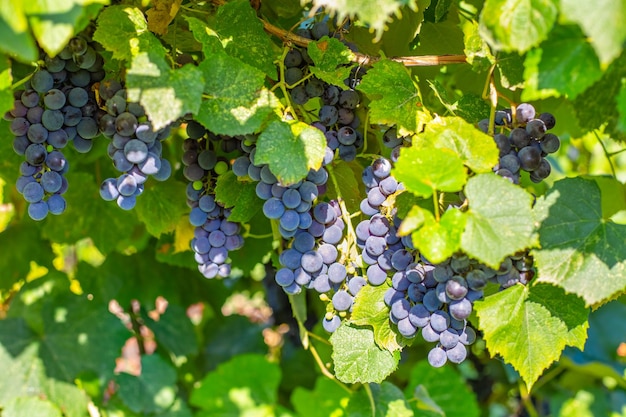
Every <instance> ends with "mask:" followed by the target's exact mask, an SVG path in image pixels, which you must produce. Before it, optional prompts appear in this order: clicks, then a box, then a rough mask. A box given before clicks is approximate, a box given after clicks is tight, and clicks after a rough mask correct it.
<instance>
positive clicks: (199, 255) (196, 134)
mask: <svg viewBox="0 0 626 417" xmlns="http://www.w3.org/2000/svg"><path fill="white" fill-rule="evenodd" d="M187 135H188V136H189V138H188V139H185V141H184V142H183V151H184V153H183V165H184V166H185V167H184V169H183V175H184V176H185V178H187V180H188V181H189V183H188V185H187V205H188V206H189V207H190V208H191V212H190V213H189V222H190V223H191V225H192V226H194V227H195V229H194V237H193V239H192V240H191V243H190V244H191V249H192V250H193V251H194V253H195V255H194V257H195V260H196V262H197V263H198V270H199V271H200V273H201V274H202V275H203V276H204V277H206V278H215V277H219V278H225V277H227V276H229V275H230V272H231V266H230V264H229V263H227V261H228V253H229V252H230V251H233V250H237V249H240V248H241V247H242V246H243V243H244V240H243V237H242V236H241V233H240V231H241V226H240V225H239V223H235V222H231V221H229V220H228V217H229V216H230V210H229V209H226V208H224V206H223V205H222V204H220V203H219V202H217V201H216V200H215V193H214V190H215V180H216V178H217V176H218V175H221V174H224V173H225V172H226V171H228V163H227V162H226V161H224V160H223V159H219V158H218V156H217V154H216V152H215V151H214V149H211V146H212V144H215V143H216V142H218V140H219V138H217V137H215V136H213V135H211V134H210V133H209V132H207V131H206V129H204V127H203V126H201V125H200V124H199V123H196V122H194V121H190V122H189V123H188V124H187ZM229 142H233V143H236V142H234V141H232V140H231V141H229Z"/></svg>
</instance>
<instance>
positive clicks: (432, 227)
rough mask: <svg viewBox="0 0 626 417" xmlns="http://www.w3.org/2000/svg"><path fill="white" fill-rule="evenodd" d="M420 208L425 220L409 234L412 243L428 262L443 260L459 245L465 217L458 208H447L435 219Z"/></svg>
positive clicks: (465, 220) (428, 212)
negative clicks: (438, 218)
mask: <svg viewBox="0 0 626 417" xmlns="http://www.w3.org/2000/svg"><path fill="white" fill-rule="evenodd" d="M416 207H417V206H416ZM420 210H422V211H423V212H424V217H425V221H424V223H423V225H422V227H420V228H419V229H418V230H417V231H415V232H413V234H412V235H411V238H412V241H413V244H414V245H415V247H416V248H417V249H419V251H420V253H421V254H422V255H424V257H426V259H428V260H429V261H430V262H433V263H440V262H443V261H445V260H446V259H448V258H449V257H451V256H452V255H453V254H454V253H455V252H456V251H458V250H459V248H460V247H461V236H462V234H463V231H464V230H465V223H466V222H467V217H466V216H465V214H464V213H463V212H461V211H460V210H458V209H449V210H446V212H445V213H443V216H441V219H440V221H436V220H435V218H434V216H433V215H432V213H431V212H430V211H428V210H424V209H421V208H420Z"/></svg>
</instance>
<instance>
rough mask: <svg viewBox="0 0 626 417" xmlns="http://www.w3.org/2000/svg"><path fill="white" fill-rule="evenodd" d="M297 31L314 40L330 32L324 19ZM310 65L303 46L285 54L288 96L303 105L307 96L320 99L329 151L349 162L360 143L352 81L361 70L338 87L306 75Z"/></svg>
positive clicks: (321, 114)
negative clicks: (289, 88)
mask: <svg viewBox="0 0 626 417" xmlns="http://www.w3.org/2000/svg"><path fill="white" fill-rule="evenodd" d="M298 34H299V35H300V36H303V37H306V38H309V39H315V40H318V39H320V38H321V37H323V36H329V35H330V33H329V27H328V25H327V24H326V23H325V22H318V23H317V24H315V25H314V26H313V27H312V28H311V29H310V30H309V29H301V30H299V31H298ZM318 36H319V37H318ZM312 64H313V62H312V61H311V58H310V57H309V55H308V53H307V50H306V49H305V48H293V49H291V50H290V51H289V52H288V53H287V55H286V56H285V60H284V65H285V82H286V83H287V85H288V86H293V88H291V90H290V95H291V99H292V100H293V102H294V103H295V104H300V105H304V104H306V103H307V102H308V101H309V100H311V99H315V98H319V99H320V100H321V107H320V109H319V112H318V117H319V123H320V124H321V125H322V126H324V127H325V129H326V131H325V135H326V141H327V144H328V147H329V148H330V149H331V150H332V151H333V152H335V151H337V153H338V155H339V158H341V159H342V160H344V161H347V162H350V161H353V160H354V159H355V158H356V155H357V150H358V149H359V148H360V147H362V146H363V134H362V133H361V132H360V131H359V130H357V129H358V128H359V125H360V120H359V117H358V116H357V115H356V114H355V112H356V109H357V107H358V105H359V103H360V96H359V93H358V92H357V91H356V90H354V86H355V85H356V84H357V83H358V81H355V80H356V79H357V78H358V77H357V76H356V74H357V73H358V75H359V77H360V76H362V72H355V77H354V78H353V77H351V78H349V79H347V80H345V83H346V85H347V86H348V87H350V88H349V89H347V90H342V89H340V88H339V87H337V86H335V85H330V84H328V83H326V82H324V81H322V80H320V79H318V78H317V77H315V76H309V69H308V68H309V66H310V65H312ZM307 76H308V78H307ZM305 78H306V79H305Z"/></svg>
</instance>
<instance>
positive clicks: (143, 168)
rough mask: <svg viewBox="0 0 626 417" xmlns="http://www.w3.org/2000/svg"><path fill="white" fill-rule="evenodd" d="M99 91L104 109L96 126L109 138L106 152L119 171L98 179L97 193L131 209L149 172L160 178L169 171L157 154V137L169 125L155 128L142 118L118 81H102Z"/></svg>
mask: <svg viewBox="0 0 626 417" xmlns="http://www.w3.org/2000/svg"><path fill="white" fill-rule="evenodd" d="M99 93H100V98H101V99H102V100H103V101H104V102H105V106H104V108H105V109H106V113H105V114H103V115H102V116H101V117H100V119H99V124H98V128H99V130H100V131H101V133H102V134H103V135H104V136H105V137H107V138H109V139H110V142H109V144H108V147H107V153H108V155H109V157H110V158H111V160H112V161H113V166H114V167H115V169H116V170H117V171H118V172H120V173H121V174H120V175H119V176H118V177H117V178H107V179H105V180H104V181H103V182H102V184H101V185H100V196H101V197H102V199H104V200H106V201H113V200H115V201H116V202H117V205H118V206H119V207H120V208H122V209H124V210H131V209H132V208H133V207H135V204H136V203H137V196H139V195H141V193H142V192H143V190H144V183H145V182H146V180H147V179H148V177H149V176H153V177H154V178H155V179H157V180H159V181H164V180H166V179H167V178H169V177H170V175H171V173H172V166H171V164H170V163H169V161H168V160H167V159H163V158H161V154H162V145H161V141H163V140H165V139H167V137H168V136H169V128H165V129H161V130H159V131H155V130H154V129H153V127H152V124H151V123H150V122H149V121H147V120H146V115H145V112H144V110H143V107H142V106H141V105H140V104H139V103H131V102H127V99H126V90H125V89H124V88H122V85H121V84H120V83H119V82H117V81H114V80H107V81H105V82H102V83H101V84H100V86H99Z"/></svg>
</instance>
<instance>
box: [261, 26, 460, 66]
mask: <svg viewBox="0 0 626 417" xmlns="http://www.w3.org/2000/svg"><path fill="white" fill-rule="evenodd" d="M261 22H263V28H264V29H265V30H266V31H267V32H268V33H270V34H272V35H274V36H277V37H279V38H281V39H282V40H283V42H289V43H293V44H295V45H298V46H304V47H306V46H307V45H308V44H309V43H310V42H313V41H312V40H311V39H307V38H304V37H302V36H298V35H296V34H295V33H293V32H289V31H286V30H284V29H281V28H279V27H277V26H274V25H272V24H271V23H269V22H268V21H266V20H264V19H261ZM353 55H354V58H353V61H354V62H356V63H357V64H359V65H372V64H373V63H375V62H377V61H379V60H380V57H374V56H369V55H365V54H361V53H358V52H354V53H353ZM390 59H391V60H392V61H395V62H399V63H401V64H402V65H404V66H407V67H432V66H437V65H446V64H464V63H465V62H467V59H466V57H465V55H421V56H400V57H393V58H390Z"/></svg>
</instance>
